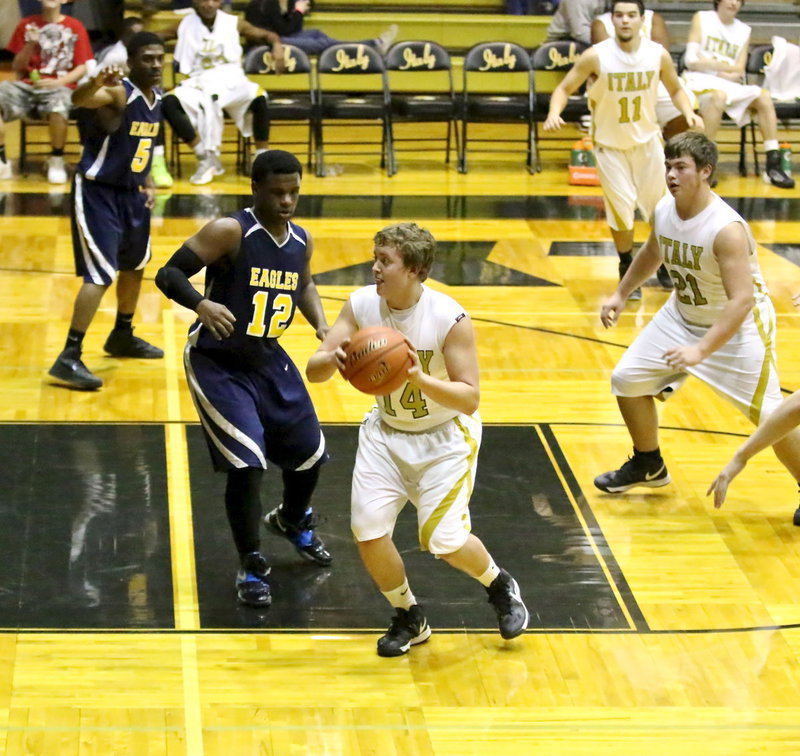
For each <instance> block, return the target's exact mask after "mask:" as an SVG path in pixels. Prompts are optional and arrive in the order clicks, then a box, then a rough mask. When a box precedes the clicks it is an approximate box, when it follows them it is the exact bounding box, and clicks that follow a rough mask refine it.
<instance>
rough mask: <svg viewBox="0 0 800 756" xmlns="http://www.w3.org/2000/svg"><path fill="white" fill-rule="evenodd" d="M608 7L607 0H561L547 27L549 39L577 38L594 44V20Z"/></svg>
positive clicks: (550, 40) (549, 40)
mask: <svg viewBox="0 0 800 756" xmlns="http://www.w3.org/2000/svg"><path fill="white" fill-rule="evenodd" d="M605 9H606V0H561V2H560V3H559V5H558V8H557V10H556V12H555V13H554V14H553V20H552V21H551V22H550V26H548V27H547V41H548V42H552V41H554V40H557V39H577V40H579V41H580V42H584V43H586V44H587V45H591V44H592V21H594V19H595V18H596V17H597V16H599V15H600V14H601V13H603V11H605Z"/></svg>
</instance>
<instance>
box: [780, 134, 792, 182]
mask: <svg viewBox="0 0 800 756" xmlns="http://www.w3.org/2000/svg"><path fill="white" fill-rule="evenodd" d="M778 151H779V152H780V155H781V170H782V171H783V172H784V173H785V174H786V175H787V176H791V175H792V145H790V144H789V143H788V142H782V143H781V145H780V147H779V149H778Z"/></svg>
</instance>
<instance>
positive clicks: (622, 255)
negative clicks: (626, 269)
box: [617, 249, 633, 262]
mask: <svg viewBox="0 0 800 756" xmlns="http://www.w3.org/2000/svg"><path fill="white" fill-rule="evenodd" d="M617 254H618V255H619V259H620V262H630V261H631V256H632V255H633V249H629V250H628V251H627V252H620V251H619V250H617Z"/></svg>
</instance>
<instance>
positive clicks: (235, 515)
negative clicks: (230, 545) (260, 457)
mask: <svg viewBox="0 0 800 756" xmlns="http://www.w3.org/2000/svg"><path fill="white" fill-rule="evenodd" d="M263 472H264V471H263V470H261V469H259V468H257V467H245V468H243V469H241V470H230V471H229V472H228V482H227V484H226V485H225V513H226V514H227V515H228V524H229V525H230V527H231V535H232V536H233V542H234V543H235V544H236V550H237V551H238V552H239V556H244V555H245V554H249V553H250V552H251V551H258V550H259V548H260V546H261V538H260V537H259V527H260V525H261V476H262V474H263Z"/></svg>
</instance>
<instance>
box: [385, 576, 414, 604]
mask: <svg viewBox="0 0 800 756" xmlns="http://www.w3.org/2000/svg"><path fill="white" fill-rule="evenodd" d="M381 593H383V595H384V596H386V600H387V601H388V602H389V603H390V604H391V605H392V606H393V607H394V608H395V609H410V608H411V607H412V606H414V604H416V603H417V600H416V599H415V598H414V594H413V593H411V589H410V588H409V587H408V578H406V579H405V580H404V581H403V584H402V585H400V586H398V587H397V588H395V589H394V590H391V591H381Z"/></svg>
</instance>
